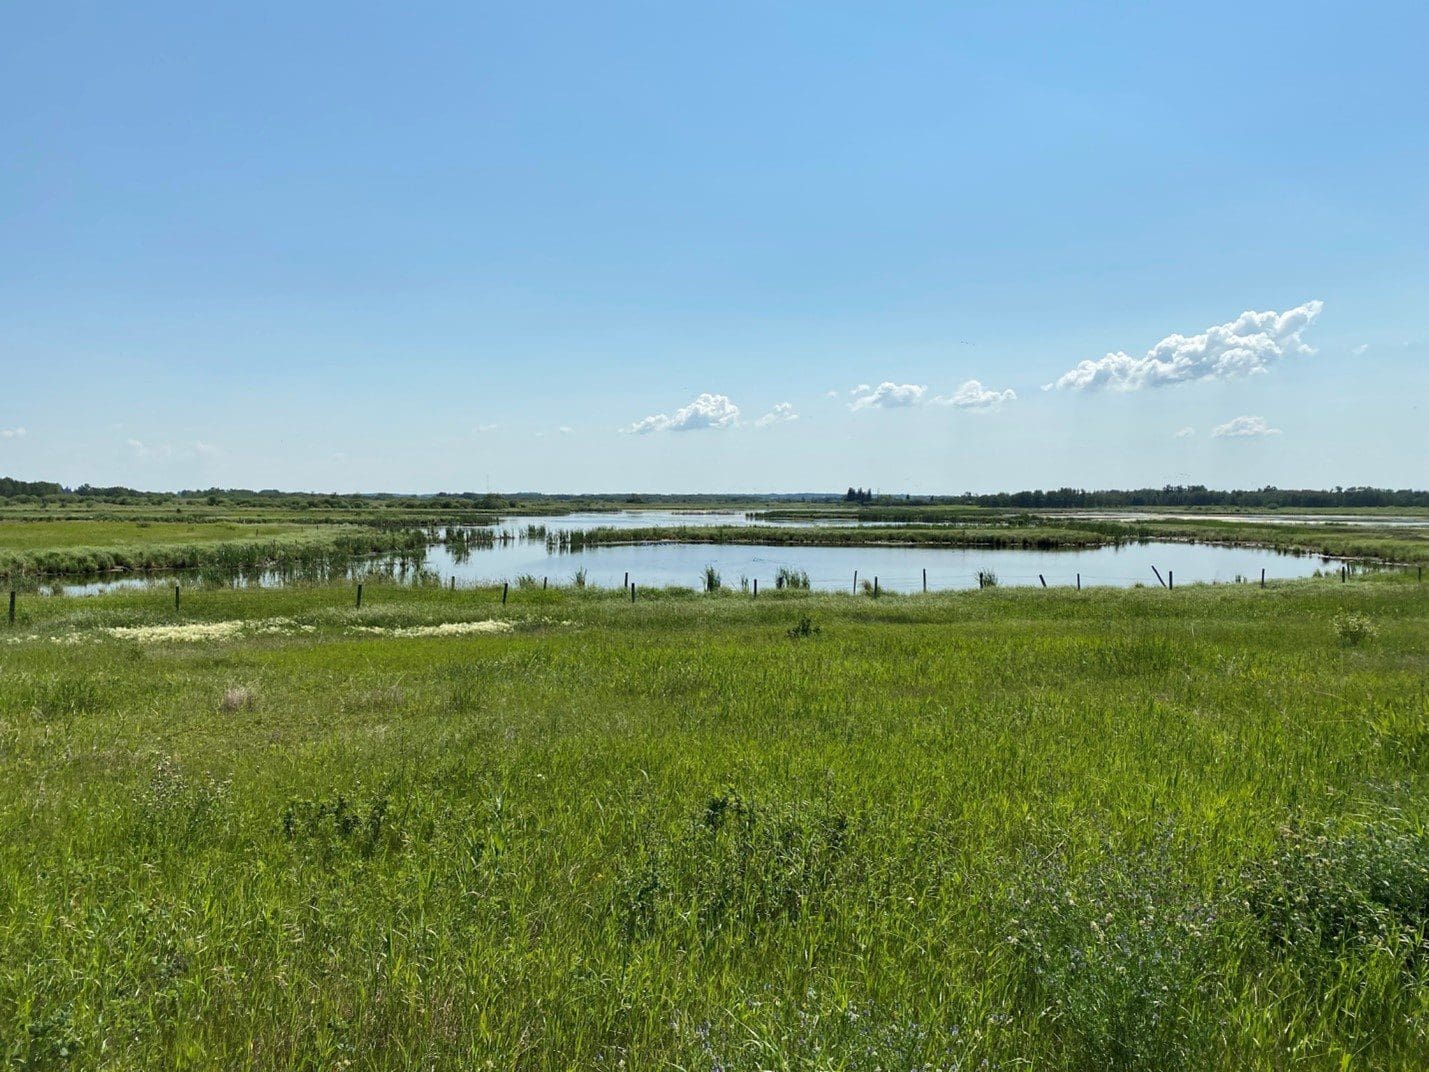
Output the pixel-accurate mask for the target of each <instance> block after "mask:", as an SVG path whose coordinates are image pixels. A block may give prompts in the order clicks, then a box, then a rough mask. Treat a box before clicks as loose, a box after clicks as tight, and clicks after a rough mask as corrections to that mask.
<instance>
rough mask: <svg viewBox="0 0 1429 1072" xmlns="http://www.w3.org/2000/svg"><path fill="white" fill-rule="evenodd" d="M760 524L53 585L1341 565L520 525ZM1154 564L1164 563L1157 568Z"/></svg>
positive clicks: (893, 585) (1274, 576)
mask: <svg viewBox="0 0 1429 1072" xmlns="http://www.w3.org/2000/svg"><path fill="white" fill-rule="evenodd" d="M748 523H750V522H748V521H747V519H745V517H744V515H742V514H731V513H714V512H712V513H699V514H689V513H682V512H681V513H676V512H672V511H648V512H642V511H624V512H620V513H598V514H597V513H592V514H568V515H565V516H561V517H515V518H505V519H503V520H502V521H501V522H500V523H499V524H497V525H495V526H493V530H494V531H495V532H496V533H497V534H498V536H500V537H502V538H498V539H497V540H496V541H495V542H494V543H493V544H491V545H490V546H480V545H475V544H473V545H472V546H471V547H470V548H469V549H461V548H456V547H448V546H445V545H443V544H434V545H432V546H431V547H429V548H428V549H427V552H426V554H425V556H424V557H423V558H422V559H421V560H420V561H416V560H412V559H410V558H409V559H407V560H402V559H399V558H398V557H396V556H376V557H373V558H367V559H359V560H356V561H354V562H351V563H347V564H345V565H343V566H342V567H340V568H339V569H338V570H337V571H336V572H317V573H314V572H311V571H301V570H300V571H290V572H277V571H269V572H263V573H254V574H248V575H240V576H234V575H226V576H221V577H220V576H215V575H214V574H213V573H212V572H208V573H204V574H200V573H197V572H192V571H191V572H189V573H187V574H182V575H181V574H172V573H171V574H165V575H163V576H162V578H157V577H125V578H120V579H116V580H111V581H97V582H92V583H86V584H56V585H54V586H52V588H51V590H54V591H63V592H65V593H67V594H87V593H94V592H100V591H104V590H106V589H109V588H112V587H116V586H129V585H135V584H148V583H165V584H173V583H175V582H176V581H183V582H184V583H193V582H198V583H237V584H259V585H265V586H277V585H282V584H288V583H293V582H305V581H329V580H335V579H344V578H345V579H348V580H358V579H361V578H362V577H371V576H374V575H381V576H384V577H390V578H391V579H392V580H395V581H398V582H406V583H413V582H416V581H422V582H425V583H434V582H440V583H442V584H448V583H451V581H452V580H453V579H455V582H456V584H457V586H458V587H474V586H476V585H480V584H492V583H495V584H500V583H502V582H503V581H509V582H512V583H515V581H516V579H517V578H518V577H519V576H521V575H523V574H525V575H529V576H531V577H534V578H536V580H537V581H538V582H540V581H541V580H542V579H546V580H547V581H548V582H549V583H550V584H552V585H568V584H571V583H573V580H574V578H575V576H576V574H577V573H578V571H582V570H583V571H584V576H585V583H586V584H589V585H591V586H595V587H604V588H619V587H621V586H622V585H623V584H625V582H626V578H627V576H628V578H629V580H630V581H633V582H634V583H635V584H636V585H637V586H641V587H649V586H653V587H665V586H671V585H676V586H683V587H690V588H699V587H702V586H703V584H704V575H705V569H706V567H707V566H712V567H713V568H714V569H715V571H716V572H717V573H719V575H720V579H721V583H722V584H723V585H724V586H725V587H732V588H738V587H740V586H741V584H742V582H744V581H747V582H749V584H750V585H751V586H752V585H753V582H754V581H755V580H758V582H759V587H760V588H762V589H764V590H766V591H767V590H769V589H770V588H772V587H774V584H775V576H776V574H777V573H778V571H779V570H780V569H781V568H783V569H789V570H793V571H796V572H799V573H806V574H808V577H809V582H810V585H811V587H813V588H814V589H816V590H820V591H852V590H853V588H854V583H855V581H854V574H855V571H857V575H858V579H859V581H860V582H862V581H864V580H868V581H872V580H873V579H874V578H877V580H878V584H879V587H880V588H882V589H885V590H887V591H890V592H916V591H919V590H921V589H922V587H923V583H924V574H925V571H926V577H927V586H928V588H929V590H933V591H936V590H939V589H962V588H976V587H978V584H979V581H978V575H979V573H983V572H990V573H992V574H993V575H995V576H996V579H997V583H998V584H999V585H1010V586H1027V585H1033V586H1036V585H1040V584H1042V583H1044V582H1045V583H1046V584H1047V585H1048V586H1052V587H1056V586H1073V585H1076V584H1078V583H1080V584H1081V585H1082V586H1083V587H1096V586H1113V587H1129V586H1131V585H1136V584H1145V585H1159V584H1160V583H1161V582H1160V581H1158V579H1157V576H1156V571H1157V570H1159V571H1160V573H1161V575H1162V577H1166V578H1168V579H1172V578H1174V583H1175V584H1196V583H1211V582H1215V583H1231V582H1235V581H1237V580H1246V581H1259V580H1260V571H1261V570H1262V569H1263V570H1265V576H1266V579H1267V580H1284V579H1289V578H1295V577H1307V576H1310V575H1312V574H1313V573H1315V571H1317V570H1338V569H1339V563H1338V561H1336V560H1332V559H1327V558H1321V557H1319V556H1314V555H1305V556H1297V555H1286V554H1281V553H1279V552H1276V551H1270V550H1264V549H1260V548H1251V547H1220V546H1214V545H1210V544H1192V543H1174V542H1156V541H1152V542H1147V543H1128V544H1122V545H1121V546H1117V547H1099V548H1093V549H1087V550H1066V551H1038V550H1012V549H1007V550H987V549H981V548H972V549H965V548H946V547H927V546H921V547H896V546H892V547H877V546H843V547H810V546H780V545H761V544H696V543H685V544H681V543H648V544H634V545H624V546H609V545H605V546H596V547H584V548H581V549H579V550H575V551H569V550H568V551H561V550H554V549H552V548H550V547H548V545H547V542H546V540H545V539H544V538H541V537H536V538H530V539H528V538H526V537H525V536H524V535H522V534H523V533H524V532H525V531H526V527H527V526H528V525H529V526H543V527H544V529H545V531H546V532H548V533H549V532H553V531H558V530H569V531H580V530H583V529H591V528H596V527H602V526H604V527H617V528H649V527H672V526H686V527H692V526H698V525H743V524H748ZM1153 567H1154V568H1153Z"/></svg>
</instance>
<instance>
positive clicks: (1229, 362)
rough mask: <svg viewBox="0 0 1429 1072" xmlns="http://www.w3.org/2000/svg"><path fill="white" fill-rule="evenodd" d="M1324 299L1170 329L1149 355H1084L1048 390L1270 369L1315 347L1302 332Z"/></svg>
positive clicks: (1152, 383)
mask: <svg viewBox="0 0 1429 1072" xmlns="http://www.w3.org/2000/svg"><path fill="white" fill-rule="evenodd" d="M1323 307H1324V302H1321V301H1308V302H1306V303H1305V304H1304V305H1297V306H1296V307H1295V308H1294V309H1288V310H1286V311H1285V312H1283V313H1276V312H1265V313H1255V312H1245V313H1241V314H1240V316H1238V317H1236V319H1234V320H1232V321H1230V322H1229V323H1226V324H1217V325H1216V326H1215V327H1211V328H1207V329H1206V330H1205V331H1203V332H1202V333H1201V334H1199V335H1191V336H1186V335H1168V336H1166V338H1164V339H1162V340H1161V341H1160V342H1158V343H1157V344H1156V345H1155V346H1153V347H1152V348H1151V349H1150V350H1148V351H1146V356H1145V357H1132V356H1131V355H1130V354H1127V353H1122V352H1120V351H1118V352H1117V353H1114V354H1107V355H1106V356H1105V357H1103V358H1102V359H1101V360H1100V361H1083V362H1081V363H1080V364H1079V365H1077V367H1076V368H1074V369H1072V370H1071V371H1070V372H1067V373H1066V374H1064V375H1063V376H1062V377H1061V378H1060V379H1058V380H1057V381H1056V382H1054V383H1049V384H1047V385H1045V386H1044V387H1043V390H1044V391H1049V390H1052V389H1053V388H1056V389H1059V390H1072V391H1095V390H1100V389H1102V388H1111V389H1113V390H1117V391H1135V390H1139V389H1140V388H1142V387H1163V386H1165V385H1166V384H1171V383H1190V382H1192V381H1195V380H1219V379H1228V378H1230V377H1233V376H1244V375H1254V374H1257V373H1262V372H1265V371H1267V370H1268V369H1269V368H1270V366H1272V365H1273V364H1275V363H1276V362H1277V361H1279V360H1281V359H1282V358H1284V357H1291V356H1304V355H1306V354H1313V353H1314V352H1315V351H1314V350H1313V349H1312V348H1311V347H1309V346H1307V345H1305V343H1304V342H1302V341H1301V339H1300V332H1302V331H1303V330H1304V329H1305V328H1307V327H1309V326H1310V325H1311V324H1313V323H1314V322H1315V318H1316V317H1317V316H1319V315H1320V310H1321V309H1322V308H1323Z"/></svg>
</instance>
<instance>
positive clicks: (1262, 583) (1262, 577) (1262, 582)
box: [1260, 566, 1265, 588]
mask: <svg viewBox="0 0 1429 1072" xmlns="http://www.w3.org/2000/svg"><path fill="white" fill-rule="evenodd" d="M1260 587H1262V588H1264V587H1265V567H1264V566H1261V567H1260Z"/></svg>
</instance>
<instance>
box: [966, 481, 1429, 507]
mask: <svg viewBox="0 0 1429 1072" xmlns="http://www.w3.org/2000/svg"><path fill="white" fill-rule="evenodd" d="M951 501H953V502H961V503H971V504H975V505H977V506H1006V507H1034V508H1035V507H1043V508H1046V509H1057V508H1063V507H1068V508H1078V507H1080V508H1084V509H1099V508H1103V507H1118V506H1151V507H1155V506H1222V507H1233V506H1244V507H1255V508H1257V509H1269V508H1273V507H1291V508H1300V509H1311V508H1316V509H1325V508H1327V507H1354V506H1429V491H1414V490H1410V489H1403V490H1398V491H1392V490H1390V489H1388V488H1365V487H1354V488H1344V487H1336V488H1330V489H1326V490H1317V489H1313V488H1276V487H1264V488H1258V489H1245V490H1239V491H1215V490H1212V489H1211V488H1207V487H1205V486H1204V485H1201V484H1190V485H1179V484H1167V485H1166V486H1165V487H1162V488H1135V489H1132V490H1129V491H1116V490H1107V491H1085V490H1082V489H1080V488H1058V489H1057V490H1055V491H1015V492H999V493H997V494H995V495H971V494H969V495H962V496H959V497H957V498H956V499H953V500H951Z"/></svg>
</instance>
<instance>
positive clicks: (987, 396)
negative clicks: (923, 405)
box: [933, 380, 1017, 409]
mask: <svg viewBox="0 0 1429 1072" xmlns="http://www.w3.org/2000/svg"><path fill="white" fill-rule="evenodd" d="M1016 401H1017V392H1016V391H1014V390H1013V389H1012V388H1011V387H1009V388H1007V389H1006V390H1002V391H995V390H993V389H992V388H990V387H984V386H983V385H982V383H981V382H980V381H978V380H968V381H967V382H966V383H964V384H963V385H962V386H961V387H959V388H958V389H957V390H956V391H954V392H953V393H952V394H950V395H939V396H938V397H937V398H935V399H933V403H934V404H935V405H939V406H957V407H959V408H961V409H992V408H993V407H995V406H1000V405H1002V404H1003V403H1004V402H1016Z"/></svg>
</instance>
